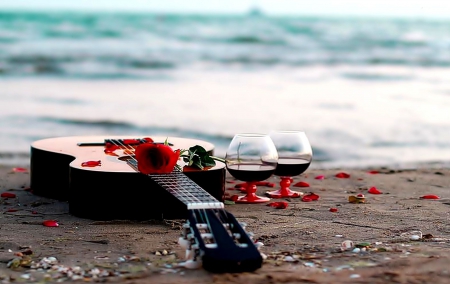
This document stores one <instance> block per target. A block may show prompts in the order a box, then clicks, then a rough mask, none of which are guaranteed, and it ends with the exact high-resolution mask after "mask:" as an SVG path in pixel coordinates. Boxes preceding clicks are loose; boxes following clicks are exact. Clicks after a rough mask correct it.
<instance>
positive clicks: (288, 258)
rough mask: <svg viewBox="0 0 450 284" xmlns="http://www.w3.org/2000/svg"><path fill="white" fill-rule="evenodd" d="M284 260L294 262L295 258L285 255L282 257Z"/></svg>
mask: <svg viewBox="0 0 450 284" xmlns="http://www.w3.org/2000/svg"><path fill="white" fill-rule="evenodd" d="M284 261H286V262H294V261H295V259H294V258H293V257H292V256H290V255H288V256H286V257H285V258H284Z"/></svg>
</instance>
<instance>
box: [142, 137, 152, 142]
mask: <svg viewBox="0 0 450 284" xmlns="http://www.w3.org/2000/svg"><path fill="white" fill-rule="evenodd" d="M142 140H144V141H145V142H146V143H153V142H154V141H153V139H152V138H150V137H145V138H142Z"/></svg>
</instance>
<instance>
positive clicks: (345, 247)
mask: <svg viewBox="0 0 450 284" xmlns="http://www.w3.org/2000/svg"><path fill="white" fill-rule="evenodd" d="M354 246H355V245H354V243H353V242H352V241H350V240H345V241H343V242H342V243H341V249H342V250H348V249H351V248H352V247H354Z"/></svg>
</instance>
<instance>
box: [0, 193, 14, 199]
mask: <svg viewBox="0 0 450 284" xmlns="http://www.w3.org/2000/svg"><path fill="white" fill-rule="evenodd" d="M0 197H3V198H16V195H15V194H14V193H11V192H3V193H2V194H0Z"/></svg>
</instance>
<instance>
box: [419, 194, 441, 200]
mask: <svg viewBox="0 0 450 284" xmlns="http://www.w3.org/2000/svg"><path fill="white" fill-rule="evenodd" d="M420 199H440V197H439V196H437V195H434V194H428V195H424V196H421V197H420Z"/></svg>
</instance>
